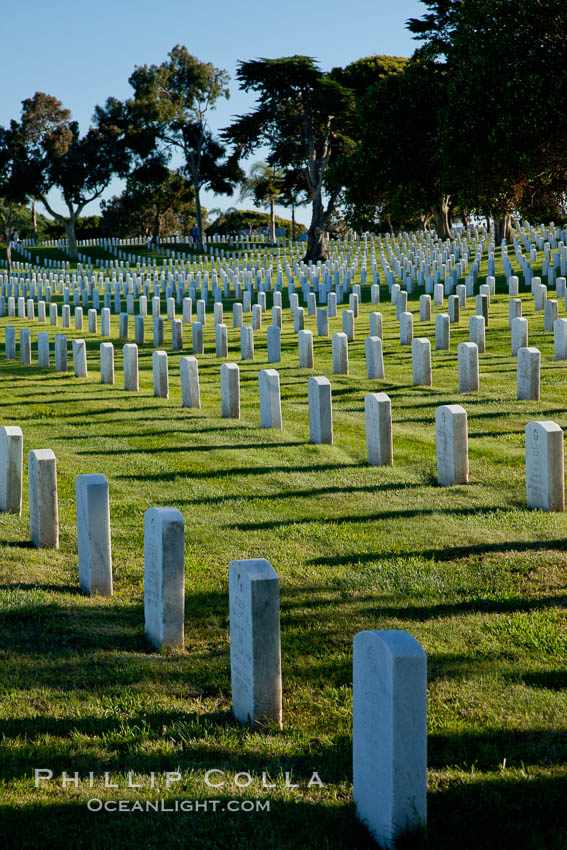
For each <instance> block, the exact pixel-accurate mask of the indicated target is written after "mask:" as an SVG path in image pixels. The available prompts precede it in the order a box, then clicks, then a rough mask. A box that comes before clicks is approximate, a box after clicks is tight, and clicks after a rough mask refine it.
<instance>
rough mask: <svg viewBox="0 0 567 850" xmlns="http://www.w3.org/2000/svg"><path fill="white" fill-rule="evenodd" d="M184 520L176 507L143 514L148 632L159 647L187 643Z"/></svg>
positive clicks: (148, 635) (145, 603)
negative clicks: (185, 626) (185, 632)
mask: <svg viewBox="0 0 567 850" xmlns="http://www.w3.org/2000/svg"><path fill="white" fill-rule="evenodd" d="M184 536H185V521H184V519H183V516H182V515H181V513H180V512H179V511H178V510H177V508H149V510H147V511H146V513H145V514H144V611H145V622H146V624H145V634H146V637H147V638H148V640H149V641H150V642H151V643H152V644H153V645H154V646H155V647H156V649H161V648H162V647H166V646H169V647H178V648H182V647H183V646H184V643H185V638H184V619H185V563H184V548H185V544H184Z"/></svg>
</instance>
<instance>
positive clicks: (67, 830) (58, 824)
mask: <svg viewBox="0 0 567 850" xmlns="http://www.w3.org/2000/svg"><path fill="white" fill-rule="evenodd" d="M191 793H192V798H193V799H201V800H209V801H211V800H214V801H218V807H217V810H216V811H214V810H213V807H212V805H211V803H209V806H208V809H207V811H203V809H202V808H201V810H200V811H197V812H187V813H183V812H177V813H173V814H172V813H169V814H168V813H163V812H162V813H160V812H148V813H146V812H135V813H128V814H127V813H116V812H114V813H112V812H104V811H101V812H98V813H93V812H89V811H88V809H87V806H86V802H83V803H78V802H73V803H71V802H69V803H60V802H58V803H51V804H48V803H36V804H35V805H34V804H31V805H27V806H25V808H22V809H19V810H18V808H17V807H16V806H13V807H12V806H6V807H5V808H4V809H3V810H2V811H0V826H1V827H2V828H3V830H4V834H6V835H8V834H11V835H15V836H18V848H23V849H24V850H28V848H36V847H38V848H39V847H40V846H43V847H71V846H72V847H79V846H80V847H81V848H82V850H83V848H84V850H91V849H92V850H103V848H104V849H105V850H106V848H109V847H113V848H116V850H122V848H127V847H128V848H130V847H134V846H140V847H145V848H147V850H163V848H167V850H192V848H195V850H205V848H210V850H298V848H305V850H308V849H309V848H317V850H371V848H377V845H376V844H375V843H374V842H373V841H372V839H371V838H370V836H369V834H368V832H367V831H366V829H365V827H364V826H363V825H362V824H361V823H359V822H358V821H357V820H356V818H355V812H354V806H353V805H352V804H350V803H342V804H333V805H329V804H326V803H319V802H312V801H303V800H299V799H298V800H284V799H281V798H280V799H271V800H270V810H269V811H248V812H246V811H235V812H230V811H229V809H228V806H229V803H230V802H231V801H232V800H235V799H237V800H238V799H240V798H239V796H238V795H237V794H236V793H235V794H233V795H232V796H228V795H227V793H226V789H222V790H216V789H213V788H206V786H205V788H204V789H203V790H202V791H199V793H198V794H195V792H191ZM107 794H108V792H106V794H104V795H101V796H102V797H104V798H106V796H107ZM114 796H115V798H116V793H115V795H114ZM146 796H147V797H148V799H157V800H161V799H163V800H164V805H165V806H169V807H170V809H171V808H173V806H174V801H175V800H179V799H184V797H185V798H186V797H187V794H185V795H183V794H182V793H177V794H176V795H173V794H172V793H171V790H168V791H167V792H166V793H165V794H163V793H162V794H161V795H159V796H158V795H156V793H155V792H154V793H153V795H152V796H151V797H150V796H149V795H143V794H140V793H139V794H138V797H139V798H140V799H145V798H146ZM242 799H247V800H250V801H251V802H252V805H254V803H253V801H254V792H253V789H252V788H250V789H249V792H248V793H246V796H243V798H242ZM268 799H270V798H268ZM78 836H80V839H79V840H78ZM38 839H41V841H38ZM79 841H80V843H78V842H79ZM418 846H419V845H417V844H413V845H409V844H407V845H404V847H406V848H407V850H410V847H415V848H417V847H418ZM399 850H402V848H401V847H400V848H399Z"/></svg>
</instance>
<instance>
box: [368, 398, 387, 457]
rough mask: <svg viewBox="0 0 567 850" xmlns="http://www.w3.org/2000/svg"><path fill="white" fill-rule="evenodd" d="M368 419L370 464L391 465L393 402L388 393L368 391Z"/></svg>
mask: <svg viewBox="0 0 567 850" xmlns="http://www.w3.org/2000/svg"><path fill="white" fill-rule="evenodd" d="M364 411H365V419H366V451H367V457H368V463H369V465H370V466H391V465H392V463H393V448H392V403H391V401H390V397H389V396H387V395H386V393H367V394H366V395H365V396H364Z"/></svg>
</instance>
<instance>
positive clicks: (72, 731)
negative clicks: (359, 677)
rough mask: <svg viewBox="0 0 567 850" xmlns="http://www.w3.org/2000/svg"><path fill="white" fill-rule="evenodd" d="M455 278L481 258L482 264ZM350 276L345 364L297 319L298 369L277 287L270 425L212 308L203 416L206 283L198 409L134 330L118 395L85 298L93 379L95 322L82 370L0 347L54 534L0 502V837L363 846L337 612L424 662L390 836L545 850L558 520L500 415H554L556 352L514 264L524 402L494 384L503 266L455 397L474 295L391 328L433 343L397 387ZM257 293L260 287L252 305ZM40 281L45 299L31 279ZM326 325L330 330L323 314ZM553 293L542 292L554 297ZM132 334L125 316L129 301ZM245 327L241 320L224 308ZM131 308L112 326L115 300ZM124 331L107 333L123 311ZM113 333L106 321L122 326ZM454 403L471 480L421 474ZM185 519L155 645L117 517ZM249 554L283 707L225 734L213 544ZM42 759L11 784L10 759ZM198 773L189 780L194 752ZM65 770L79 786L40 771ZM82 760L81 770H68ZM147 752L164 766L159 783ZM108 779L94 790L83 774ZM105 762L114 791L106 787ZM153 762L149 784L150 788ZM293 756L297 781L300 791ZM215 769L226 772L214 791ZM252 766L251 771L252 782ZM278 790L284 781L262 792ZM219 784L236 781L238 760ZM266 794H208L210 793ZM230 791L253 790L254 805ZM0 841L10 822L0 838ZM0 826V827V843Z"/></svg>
mask: <svg viewBox="0 0 567 850" xmlns="http://www.w3.org/2000/svg"><path fill="white" fill-rule="evenodd" d="M481 275H482V272H481ZM369 291H370V287H369V286H365V287H363V290H362V294H363V299H362V305H361V308H360V315H359V318H358V319H357V320H356V339H355V342H351V343H349V364H350V374H349V375H333V374H332V363H331V339H330V336H329V337H328V338H320V337H317V329H316V318H315V317H308V316H307V310H306V311H305V313H306V315H305V327H306V328H309V329H311V330H312V331H313V342H314V360H315V369H313V370H307V369H299V368H298V365H297V364H298V356H297V336H296V334H294V333H293V322H292V321H291V319H290V314H289V310H288V309H287V305H288V301H287V292H285V290H284V295H283V305H284V311H283V312H284V325H283V331H282V362H281V363H280V364H272V365H273V366H274V368H276V369H277V370H278V372H279V374H280V379H281V391H282V418H283V429H282V430H281V431H277V430H271V429H262V428H260V413H259V404H258V372H259V371H260V370H261V369H263V368H266V367H267V366H268V364H267V354H266V334H265V329H266V325H268V324H269V320H267V316H266V320H265V323H264V326H263V329H262V331H257V332H256V333H255V340H254V347H255V360H254V361H241V360H240V333H239V331H238V330H237V329H236V330H233V329H232V323H231V304H232V301H230V300H227V301H226V302H225V316H226V319H225V321H226V323H227V326H228V344H229V357H228V361H230V362H237V363H238V365H239V367H240V377H241V418H240V420H228V419H221V415H220V379H219V370H220V363H221V362H222V361H220V360H218V359H217V358H216V357H215V353H214V325H213V318H212V306H211V305H209V308H208V310H209V312H208V315H207V324H206V325H205V328H204V339H205V354H204V355H200V356H199V358H198V360H199V373H200V382H201V404H202V408H201V410H192V409H185V408H183V407H182V406H181V394H180V385H179V367H178V363H179V359H180V357H182V356H184V355H186V354H188V353H191V349H190V333H188V331H187V329H186V328H185V340H184V350H183V351H181V352H174V351H172V350H171V336H170V331H169V328H168V325H169V323H167V322H165V325H166V339H165V345H164V349H165V350H167V352H168V359H169V382H170V391H169V399H168V400H165V399H158V398H154V396H153V389H152V350H153V349H152V345H151V342H148V343H146V344H145V345H143V346H140V352H139V356H140V391H139V392H138V393H136V392H126V391H124V390H123V389H122V352H121V345H122V343H120V342H119V340H118V317H117V316H115V315H113V316H112V337H111V339H112V341H113V342H114V344H115V349H116V384H115V385H114V386H103V385H101V384H100V382H99V380H100V374H99V344H100V338H99V337H96V336H95V335H92V334H88V333H87V332H86V331H75V330H70V329H69V330H67V331H66V333H67V336H68V339H71V338H75V337H81V338H84V339H86V341H87V351H88V366H89V378H88V379H77V378H74V377H73V374H72V371H71V372H69V373H68V374H56V373H54V372H53V370H50V371H47V370H40V369H38V368H37V346H36V334H37V332H38V330H44V331H48V330H49V332H50V334H53V332H54V331H55V332H58V331H57V330H56V329H54V328H49V327H48V326H47V325H46V326H40V327H38V325H37V323H34V322H27V321H25V320H20V319H3V320H2V322H1V324H2V335H3V327H4V326H5V325H6V324H12V325H14V326H15V327H16V329H17V331H16V332H17V333H18V331H19V329H20V328H21V327H30V328H32V337H33V340H34V343H33V363H34V365H32V366H31V367H30V366H21V365H20V364H19V363H18V362H16V361H9V360H6V359H5V358H4V356H3V352H2V356H0V390H1V391H0V408H1V420H2V424H14V425H20V426H21V428H22V430H23V434H24V457H25V456H26V454H27V451H29V450H30V449H32V448H51V449H53V451H54V452H55V454H56V457H57V472H58V488H59V512H60V513H59V516H60V548H59V550H57V551H55V550H36V549H35V548H33V547H32V546H31V544H30V543H29V536H30V535H29V518H28V511H27V475H25V476H24V497H23V498H24V501H23V504H24V507H23V511H22V517H21V518H19V517H17V516H13V515H8V514H2V515H0V552H1V558H0V683H1V685H0V687H1V691H2V698H1V700H0V733H1V734H0V752H1V758H0V834H2V835H3V836H4V841H5V842H7V844H8V846H14V847H18V848H20V847H21V848H26V847H40V846H41V847H50V848H58V847H73V848H90V847H97V848H106V847H110V846H112V847H114V848H120V847H132V846H136V845H138V844H139V845H140V846H145V847H152V848H154V847H155V848H158V847H160V848H175V847H191V848H193V847H195V848H199V847H202V848H210V847H214V848H217V847H218V848H234V847H243V848H244V847H250V848H252V847H253V848H261V847H262V848H264V847H270V848H290V850H291V848H366V847H372V846H374V845H373V844H372V842H371V840H370V838H369V836H368V834H367V832H366V830H365V829H364V827H363V826H362V825H361V824H360V823H359V822H358V821H357V820H356V818H355V813H354V805H353V803H352V800H351V794H352V785H351V780H352V749H351V748H352V641H353V638H354V635H355V634H356V633H357V632H358V631H360V630H363V629H405V630H407V631H408V632H410V634H411V635H413V636H414V637H415V638H416V640H418V641H419V642H420V644H421V645H422V646H423V648H424V649H425V651H426V653H427V661H428V828H427V833H426V835H425V836H421V837H419V838H418V839H415V840H412V842H411V843H409V844H408V846H412V847H417V846H419V847H421V846H424V847H427V848H435V849H436V850H437V848H439V850H444V848H447V850H449V848H457V847H459V848H492V847H494V848H496V847H499V848H530V849H532V848H533V850H551V848H553V849H554V850H555V848H557V850H559V848H565V847H567V807H566V805H565V800H566V799H567V628H566V618H565V610H566V603H567V590H566V567H567V515H566V514H565V513H545V512H541V511H532V510H528V509H527V508H526V490H525V452H524V429H525V426H526V424H527V423H528V422H531V421H533V420H545V419H550V420H553V421H555V422H557V423H558V424H559V425H560V426H561V427H562V428H563V429H565V428H566V427H567V404H566V399H567V363H566V362H565V361H561V362H556V361H555V360H554V354H553V333H544V331H543V312H539V313H535V312H534V306H533V299H532V298H531V296H530V295H529V290H525V288H524V287H523V286H522V284H521V285H520V297H521V298H522V302H523V304H522V306H523V315H524V316H525V317H527V318H528V319H529V344H530V345H531V346H537V348H539V349H540V351H541V353H542V369H541V401H540V402H535V401H516V359H515V358H513V357H512V356H511V354H510V331H509V328H508V295H507V292H506V290H505V281H504V278H503V276H502V277H498V278H497V295H496V297H495V298H494V297H493V298H492V299H491V303H490V325H489V327H488V329H487V332H486V341H487V345H486V349H487V350H486V353H485V354H480V356H479V361H480V391H479V393H467V394H461V395H460V394H459V392H458V377H457V344H458V343H459V342H462V341H467V340H468V339H469V327H468V320H469V317H470V316H471V315H474V313H475V307H474V299H473V298H470V297H469V299H468V301H467V307H466V308H465V309H461V319H460V323H459V324H458V325H454V324H453V325H451V350H450V351H448V352H447V351H435V350H434V348H435V345H434V337H435V315H436V314H437V313H438V312H445V311H446V303H445V305H444V306H443V307H441V308H434V309H432V321H431V322H425V323H420V322H419V302H418V298H419V295H417V294H416V295H413V296H410V298H409V301H408V305H409V306H408V309H409V310H410V311H411V312H413V313H414V336H415V337H417V336H426V337H429V339H430V340H432V362H433V387H431V388H428V387H414V386H413V385H412V368H411V347H401V346H400V344H399V329H398V323H397V322H396V321H395V308H394V307H392V306H391V305H390V303H389V298H388V294H387V287H386V286H382V287H381V304H380V305H376V306H371V305H370V295H369ZM271 298H272V294H271V293H268V295H267V308H268V311H269V310H270V308H271ZM55 300H57V301H58V302H60V301H61V297H60V296H57V297H56V299H55ZM347 306H348V305H346V304H345V305H343V306H342V307H340V306H339V307H338V311H337V312H338V316H337V318H332V319H330V320H329V326H330V328H329V330H330V334H332V333H333V332H336V331H340V330H342V327H341V312H342V309H345V308H346V307H347ZM371 310H380V311H381V312H382V313H383V316H384V367H385V374H386V379H385V380H383V381H377V380H368V379H367V377H366V366H365V358H364V339H365V337H366V336H368V314H369V312H370V311H371ZM561 315H565V312H564V307H563V305H561V308H560V316H561ZM146 321H147V322H148V326H147V327H148V331H149V332H148V331H147V332H146V338H147V339H148V338H151V317H148V319H147V320H146ZM246 323H248V319H247V320H246ZM132 324H133V322H132ZM131 337H133V328H132V329H131ZM131 341H132V340H131ZM310 375H326V376H327V377H328V378H329V380H330V381H331V384H332V393H333V426H334V445H332V446H330V445H311V444H310V443H309V422H308V408H307V379H308V377H309V376H310ZM367 392H386V393H387V394H388V395H389V396H390V398H391V400H392V417H393V441H394V465H393V466H392V467H371V466H368V465H367V462H366V442H365V426H364V396H365V394H366V393H367ZM454 403H458V404H462V405H463V407H464V408H465V409H466V410H467V413H468V429H469V457H470V481H469V483H468V484H467V485H458V486H452V487H439V486H438V485H437V474H436V458H435V409H436V407H438V406H439V405H442V404H454ZM94 472H99V473H103V474H104V475H105V476H106V477H107V479H108V481H109V485H110V513H111V527H112V549H113V564H114V596H113V597H112V598H110V599H108V598H104V599H103V598H100V597H96V596H95V597H92V598H91V597H86V596H84V595H82V594H81V592H80V591H79V585H78V566H77V538H76V515H75V489H74V488H75V478H76V476H77V475H78V474H81V473H94ZM152 506H173V507H177V508H178V509H179V510H180V511H181V512H182V514H183V516H184V518H185V569H186V609H185V650H184V651H183V652H174V651H164V652H162V653H158V652H155V651H153V650H152V649H151V647H150V646H149V644H148V643H147V641H146V640H145V638H144V611H143V573H144V563H143V562H144V541H143V528H144V512H145V511H146V510H147V509H148V508H149V507H152ZM237 558H238V559H240V558H267V559H268V560H269V561H270V563H271V564H272V565H273V566H274V568H275V570H276V571H277V573H278V575H279V579H280V584H281V589H280V592H281V644H282V677H283V728H282V730H279V729H276V728H271V727H270V726H266V727H264V728H259V729H257V730H255V731H251V730H250V729H249V728H247V727H242V726H240V725H239V724H238V723H237V722H236V721H235V720H234V718H233V717H232V713H231V695H230V664H229V623H228V565H229V563H230V561H232V560H234V559H237ZM35 768H48V769H51V770H52V771H53V779H52V780H50V781H45V782H42V783H41V785H40V787H39V788H36V787H34V769H35ZM210 769H216V770H221V771H224V775H221V774H215V775H214V776H213V777H212V781H213V782H215V783H217V782H221V781H224V785H223V787H221V788H212V787H207V785H206V784H205V782H204V776H205V773H206V771H207V770H210ZM63 771H66V772H67V775H69V776H70V775H73V774H74V773H75V772H78V774H79V775H80V778H81V781H80V782H79V787H74V785H73V784H72V783H69V784H68V786H67V787H65V788H63V787H61V774H62V772H63ZM91 771H92V772H94V773H95V779H94V787H93V788H91V787H89V782H88V775H89V772H91ZM166 771H178V772H180V773H181V777H182V778H181V780H180V781H178V782H175V783H174V784H173V785H172V786H171V787H170V788H166V787H165V773H166ZM105 772H108V773H109V782H110V783H115V784H116V785H118V786H119V787H118V788H117V789H116V788H104V781H103V778H102V777H103V774H104V773H105ZM129 772H131V774H132V775H131V777H130V779H131V783H132V784H134V783H137V784H140V785H142V787H141V788H128V787H127V784H128V773H129ZM152 772H153V773H155V775H156V778H155V782H156V787H155V788H153V789H152V788H150V774H151V773H152ZM314 772H316V773H317V774H318V776H319V777H320V780H321V782H322V783H324V784H323V785H322V786H320V785H318V784H311V786H308V783H309V781H310V779H311V778H312V774H313V773H314ZM239 773H241V774H242V773H248V774H250V775H251V776H252V783H251V785H250V786H249V787H239V786H238V784H237V783H236V782H235V777H236V775H237V774H239ZM263 773H266V774H267V776H266V782H267V783H270V784H272V785H274V786H275V787H270V788H266V787H264V786H263V782H262V774H263ZM286 774H288V777H287V779H288V782H287V785H288V786H289V785H292V786H297V787H286ZM239 781H240V782H243V781H244V782H245V781H246V779H244V780H243V778H242V777H240V780H239ZM92 798H98V799H101V800H103V801H105V800H118V799H120V800H129V801H134V800H142V801H145V800H161V799H164V800H165V801H166V804H167V803H169V804H170V806H171V805H172V803H173V801H175V800H182V799H185V800H192V801H205V800H208V801H211V800H218V801H220V802H219V806H218V808H217V811H212V810H211V809H210V808H209V809H208V810H207V811H203V810H202V809H201V810H199V811H193V812H191V813H186V814H182V813H180V812H177V813H175V812H170V813H168V812H160V813H152V812H150V813H141V812H130V813H126V812H123V813H120V812H104V811H100V812H97V813H94V812H90V811H88V809H87V801H88V800H89V799H92ZM245 800H249V801H253V802H254V801H257V800H259V801H261V803H265V802H266V801H269V803H270V810H269V811H265V810H262V811H258V810H253V811H242V810H240V811H234V812H230V811H228V810H227V809H228V803H229V802H230V801H238V802H240V803H241V802H242V801H245ZM255 805H256V804H255V802H254V806H255ZM8 835H9V836H11V838H10V839H8V838H7V836H8ZM10 842H12V843H11V845H10Z"/></svg>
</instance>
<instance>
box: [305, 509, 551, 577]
mask: <svg viewBox="0 0 567 850" xmlns="http://www.w3.org/2000/svg"><path fill="white" fill-rule="evenodd" d="M471 510H472V509H471ZM440 511H441V512H442V513H447V511H446V510H441V509H440ZM432 513H435V512H434V511H432ZM552 549H558V550H559V551H561V552H563V551H567V539H566V538H559V539H556V540H531V541H528V540H512V541H510V542H506V543H477V544H473V545H471V546H452V547H450V548H446V549H416V550H412V551H406V552H403V555H404V557H406V558H409V557H418V558H426V559H431V560H433V561H455V560H458V559H459V558H470V557H478V556H480V555H486V554H490V553H492V552H540V551H546V550H552ZM399 556H400V552H399V551H394V552H387V551H386V552H366V553H360V552H353V553H352V554H350V555H333V556H330V557H325V558H311V560H310V561H309V563H310V564H313V565H319V566H341V565H348V564H367V563H373V562H376V561H384V560H387V559H388V558H398V557H399Z"/></svg>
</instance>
